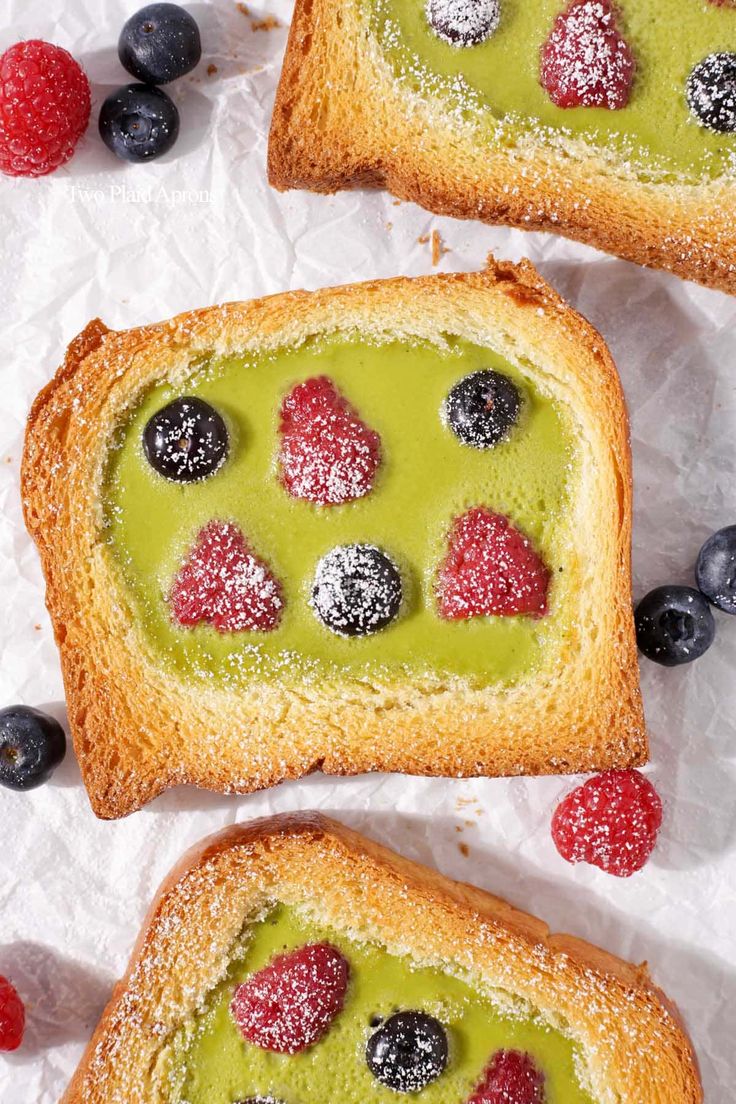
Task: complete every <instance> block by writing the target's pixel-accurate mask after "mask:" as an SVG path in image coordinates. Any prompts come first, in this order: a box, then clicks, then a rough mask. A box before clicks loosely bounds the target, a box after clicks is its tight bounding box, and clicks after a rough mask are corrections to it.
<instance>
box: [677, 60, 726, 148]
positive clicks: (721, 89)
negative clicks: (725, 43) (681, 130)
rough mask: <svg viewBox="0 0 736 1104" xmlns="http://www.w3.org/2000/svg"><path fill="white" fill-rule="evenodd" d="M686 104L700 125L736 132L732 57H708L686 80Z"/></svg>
mask: <svg viewBox="0 0 736 1104" xmlns="http://www.w3.org/2000/svg"><path fill="white" fill-rule="evenodd" d="M687 102H688V104H689V106H690V110H691V111H692V113H693V115H694V116H695V118H696V119H697V120H698V122H699V123H700V124H701V126H704V127H707V128H708V130H715V131H716V133H718V134H733V133H735V132H736V54H727V53H722V54H709V55H708V57H706V58H704V59H703V60H702V61H701V62H698V64H697V65H696V66H695V68H694V69H693V71H692V72H691V74H690V76H689V77H688V79H687Z"/></svg>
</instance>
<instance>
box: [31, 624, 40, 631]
mask: <svg viewBox="0 0 736 1104" xmlns="http://www.w3.org/2000/svg"><path fill="white" fill-rule="evenodd" d="M33 627H34V629H35V630H36V632H40V631H41V626H40V625H34V626H33Z"/></svg>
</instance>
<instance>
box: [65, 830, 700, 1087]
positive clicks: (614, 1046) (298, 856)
mask: <svg viewBox="0 0 736 1104" xmlns="http://www.w3.org/2000/svg"><path fill="white" fill-rule="evenodd" d="M277 901H278V902H284V903H287V904H290V905H296V906H299V907H302V908H306V909H307V910H308V912H309V913H310V914H311V915H313V916H314V918H315V919H316V920H317V921H319V922H321V923H324V924H326V925H330V926H333V927H336V928H338V929H340V930H345V931H346V932H347V933H348V934H350V935H352V936H353V937H354V938H357V939H364V940H373V941H377V942H379V943H380V944H382V945H384V946H386V947H387V949H388V950H389V951H390V952H392V953H395V954H402V955H407V954H408V955H410V956H411V957H412V958H413V959H415V960H416V961H417V962H419V963H421V964H428V965H429V964H431V965H435V966H439V967H440V968H444V969H450V970H454V971H459V972H460V973H461V974H462V975H463V976H466V977H468V979H469V980H470V981H471V983H473V984H476V985H478V986H480V987H483V988H485V989H486V991H493V990H501V991H503V992H504V993H506V994H509V993H510V994H511V995H512V996H513V998H514V999H516V1000H520V1001H521V1002H525V1003H526V1004H528V1006H530V1007H531V1008H534V1009H537V1010H539V1012H540V1013H541V1015H542V1016H543V1017H544V1018H545V1019H547V1020H548V1022H550V1023H551V1024H553V1025H556V1026H562V1025H566V1030H567V1031H568V1032H569V1034H570V1035H571V1036H572V1038H573V1039H574V1040H575V1041H576V1042H577V1043H578V1044H579V1045H580V1046H581V1048H582V1051H583V1057H584V1059H585V1064H586V1071H587V1075H588V1077H589V1079H590V1081H591V1088H592V1089H593V1091H594V1093H595V1097H596V1100H597V1101H598V1104H698V1102H700V1101H702V1099H703V1095H702V1088H701V1084H700V1078H699V1074H698V1066H697V1060H696V1058H695V1055H694V1053H693V1050H692V1046H691V1044H690V1041H689V1039H688V1037H687V1035H686V1033H685V1029H684V1025H683V1023H682V1021H681V1019H680V1017H679V1014H678V1013H677V1010H676V1009H675V1008H674V1006H673V1005H672V1004H671V1003H670V1002H669V1001H668V1000H667V998H666V997H665V996H664V995H663V994H662V993H661V992H660V991H659V990H658V989H657V988H656V987H655V986H654V985H653V984H652V982H651V979H650V977H649V974H648V970H647V968H646V966H638V967H637V966H633V965H631V964H630V963H627V962H624V961H622V960H621V959H618V958H615V957H614V956H613V955H610V954H608V953H607V952H606V951H603V950H601V949H600V948H598V947H594V946H592V945H591V944H588V943H585V942H583V941H582V940H580V939H577V938H575V937H573V936H570V935H552V934H550V932H549V929H548V928H547V927H546V925H545V924H544V923H543V922H542V921H541V920H538V919H537V918H536V917H533V916H530V915H527V914H526V913H523V912H520V911H518V910H517V909H515V908H513V907H512V906H511V905H509V904H508V903H507V902H505V901H503V900H501V899H499V898H497V897H493V896H491V895H490V894H488V893H485V892H483V891H481V890H479V889H477V888H475V887H474V886H469V885H464V884H461V883H458V882H453V881H450V880H449V879H447V878H445V877H443V876H442V875H440V874H439V873H438V872H437V871H435V870H430V869H427V868H426V867H422V866H419V865H417V864H415V863H413V862H410V861H408V860H407V859H404V858H402V857H400V856H399V855H396V854H394V853H393V852H391V851H389V850H387V849H385V848H383V847H381V846H379V845H378V844H376V843H373V842H372V841H370V840H368V839H366V838H364V837H362V836H360V835H358V834H357V833H355V832H353V831H351V830H349V829H348V828H346V827H344V826H343V825H342V824H339V823H337V822H335V821H333V820H329V819H327V818H326V817H323V816H322V815H321V814H317V813H296V814H287V815H280V816H274V817H269V818H264V819H261V820H255V821H252V822H250V823H247V824H242V825H237V826H235V827H231V828H227V829H225V830H224V831H222V832H219V833H218V834H216V835H214V836H211V837H209V838H208V839H206V840H204V841H203V842H202V843H200V844H199V845H198V846H196V847H194V848H193V849H192V850H191V851H189V852H188V853H187V855H185V857H184V858H183V859H182V861H181V862H180V863H179V864H178V865H177V866H176V868H175V869H174V870H173V871H172V873H171V874H170V875H169V877H168V878H167V879H166V880H165V882H164V883H163V885H162V887H161V889H160V890H159V892H158V894H157V896H156V898H155V900H154V902H153V904H152V906H151V909H150V911H149V913H148V917H147V919H146V921H145V922H144V925H143V929H142V931H141V934H140V936H139V939H138V941H137V943H136V945H135V948H134V950H133V953H132V957H131V960H130V964H129V966H128V969H127V972H126V974H125V976H124V977H123V979H122V980H121V981H120V982H119V983H118V985H117V986H116V987H115V990H114V992H113V995H112V997H111V1000H110V1002H109V1004H108V1005H107V1008H106V1009H105V1012H104V1013H103V1016H102V1018H101V1020H100V1023H99V1024H98V1026H97V1029H96V1031H95V1033H94V1035H93V1037H92V1039H91V1041H90V1043H89V1046H88V1047H87V1049H86V1052H85V1054H84V1056H83V1058H82V1060H81V1063H80V1065H79V1068H78V1070H77V1072H76V1074H75V1076H74V1078H73V1080H72V1082H71V1084H70V1086H69V1089H68V1090H67V1092H66V1095H65V1096H64V1098H63V1101H62V1104H166V1095H165V1092H164V1090H163V1089H162V1088H161V1085H162V1084H164V1083H165V1076H166V1068H167V1067H166V1061H165V1059H164V1057H163V1054H164V1053H165V1049H166V1046H167V1044H168V1043H169V1042H170V1041H171V1040H172V1038H173V1037H174V1036H175V1034H176V1032H177V1030H178V1029H179V1028H180V1027H181V1025H182V1023H184V1022H185V1021H186V1020H187V1019H188V1018H189V1017H191V1015H192V1014H193V1013H194V1012H195V1011H196V1009H197V1008H198V1007H201V1005H202V1002H203V1000H204V999H205V998H206V996H207V994H208V993H209V992H210V991H211V990H212V988H213V987H214V986H215V985H216V984H217V983H218V982H219V981H220V980H221V978H222V977H223V976H224V974H225V971H226V969H227V963H228V961H229V958H230V955H231V954H232V950H233V947H234V946H235V944H236V941H237V940H238V938H239V937H240V935H241V933H242V931H243V929H244V927H246V926H247V924H248V923H249V921H251V920H253V919H254V918H256V917H257V916H258V915H259V913H262V911H263V909H264V908H266V907H267V906H268V905H269V904H270V903H275V902H277Z"/></svg>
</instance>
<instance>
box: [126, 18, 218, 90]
mask: <svg viewBox="0 0 736 1104" xmlns="http://www.w3.org/2000/svg"><path fill="white" fill-rule="evenodd" d="M118 56H119V58H120V61H121V62H122V65H123V67H124V68H125V69H127V70H128V72H129V73H132V75H133V76H134V77H135V78H136V80H139V81H143V83H144V84H168V83H169V81H173V80H177V78H178V77H183V76H184V74H185V73H189V72H190V71H191V70H192V69H194V67H195V65H197V64H198V62H199V59H200V58H201V56H202V41H201V39H200V35H199V27H198V26H197V23H196V21H195V20H194V19H193V17H192V16H191V15H190V14H189V12H188V11H185V9H184V8H182V7H180V6H179V5H178V4H147V5H146V7H145V8H141V10H140V11H137V12H136V13H135V15H131V17H130V19H129V20H128V21H127V23H126V24H125V26H124V27H123V29H122V31H121V34H120V39H119V41H118Z"/></svg>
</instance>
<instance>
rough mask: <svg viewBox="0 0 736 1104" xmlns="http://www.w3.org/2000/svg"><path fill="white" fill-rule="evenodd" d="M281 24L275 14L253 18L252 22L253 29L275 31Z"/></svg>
mask: <svg viewBox="0 0 736 1104" xmlns="http://www.w3.org/2000/svg"><path fill="white" fill-rule="evenodd" d="M280 26H281V24H280V23H279V21H278V19H277V18H276V16H275V15H266V16H264V18H263V19H252V20H251V23H250V27H251V30H252V31H275V30H276V28H277V27H280Z"/></svg>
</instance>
